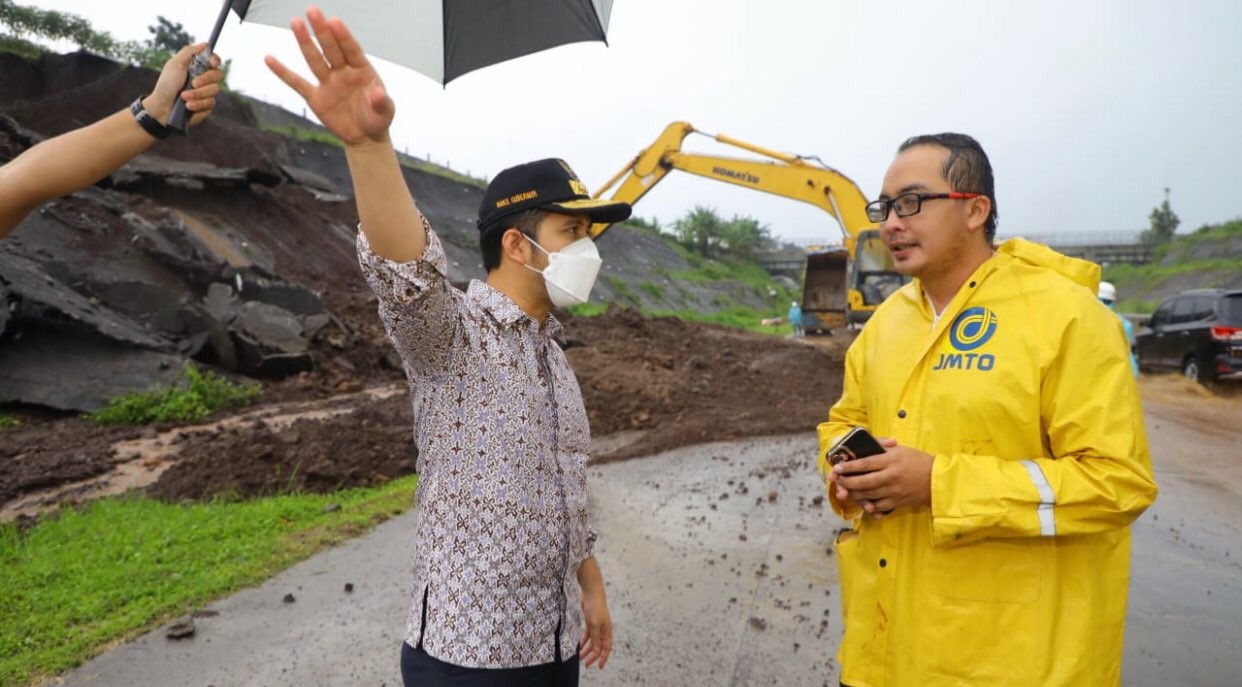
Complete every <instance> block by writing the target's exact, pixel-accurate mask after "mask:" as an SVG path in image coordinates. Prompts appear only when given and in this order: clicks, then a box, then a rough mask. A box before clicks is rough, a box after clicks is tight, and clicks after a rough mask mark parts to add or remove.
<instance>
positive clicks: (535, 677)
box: [401, 642, 578, 687]
mask: <svg viewBox="0 0 1242 687" xmlns="http://www.w3.org/2000/svg"><path fill="white" fill-rule="evenodd" d="M401 680H402V681H403V682H404V683H405V687H578V655H577V654H574V656H573V657H572V658H570V659H569V660H568V661H565V662H564V663H544V664H542V665H537V666H530V667H527V668H463V667H461V666H455V665H453V664H451V663H445V662H444V661H440V660H438V659H435V658H432V657H431V656H429V655H427V652H426V651H423V647H422V643H421V642H420V643H419V646H418V648H417V649H416V648H414V647H412V646H410V645H409V644H407V643H406V642H402V643H401Z"/></svg>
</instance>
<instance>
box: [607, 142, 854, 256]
mask: <svg viewBox="0 0 1242 687" xmlns="http://www.w3.org/2000/svg"><path fill="white" fill-rule="evenodd" d="M692 133H701V132H697V131H696V130H695V128H694V127H693V126H691V125H690V124H688V123H686V122H674V123H672V124H670V125H669V126H668V127H667V128H665V129H664V132H663V133H661V134H660V137H659V138H657V139H656V141H655V143H653V144H651V145H650V146H648V147H647V148H645V149H644V150H643V151H642V152H640V153H639V154H638V155H637V156H636V157H635V158H634V159H633V160H632V161H631V162H630V163H629V164H628V165H626V166H625V167H624V168H622V169H621V171H620V172H618V173H617V174H616V175H615V176H613V178H612V179H611V180H609V182H608V183H607V184H605V185H604V187H603V188H601V189H600V190H599V191H598V192H596V194H595V197H596V198H600V197H602V196H603V195H604V194H606V193H608V191H609V190H611V189H612V188H613V187H614V186H615V187H616V191H615V192H614V193H613V194H612V200H623V201H625V202H627V203H629V204H631V205H633V204H634V203H637V202H638V200H639V199H640V198H642V197H643V196H644V195H646V194H647V192H648V191H650V190H651V189H652V188H653V187H654V186H655V185H656V184H657V183H659V182H660V181H661V180H662V179H663V178H664V177H665V176H667V175H668V173H669V172H671V171H673V170H680V171H683V172H687V173H689V174H694V175H697V176H701V177H706V178H708V179H715V180H716V181H723V182H726V183H730V184H735V185H737V186H743V187H745V188H749V189H753V190H756V191H763V192H765V193H771V194H773V195H778V196H782V197H785V198H790V199H792V200H798V201H802V202H804V203H810V204H811V205H814V206H815V207H818V208H820V209H821V210H823V211H824V212H827V213H828V214H829V215H831V216H832V217H833V218H835V219H836V220H837V223H838V224H839V225H840V226H841V232H842V234H843V238H844V243H845V247H846V250H847V251H848V252H850V253H853V252H854V247H855V242H856V241H857V238H858V235H859V234H860V233H861V232H863V231H866V230H868V229H874V228H875V225H873V224H872V223H871V222H870V221H869V220H868V219H867V212H866V206H867V200H866V197H865V196H864V195H863V193H862V191H861V190H860V189H859V188H858V185H857V184H855V183H854V182H853V181H852V180H850V178H849V177H847V176H845V175H844V174H842V173H840V172H838V171H837V170H835V169H832V168H831V167H828V166H827V165H822V164H820V165H814V164H810V163H808V162H807V159H808V158H802V157H798V156H796V155H790V154H788V153H782V152H779V151H775V150H769V149H766V148H763V147H760V146H757V145H754V144H751V143H746V142H744V141H740V140H738V139H735V138H731V137H729V136H725V135H722V134H717V135H710V134H704V135H708V136H710V137H711V138H713V139H714V140H716V141H718V142H720V143H724V144H727V145H731V146H734V147H737V148H742V149H744V150H749V151H751V152H754V153H757V154H759V155H763V156H764V157H767V158H770V159H771V160H773V161H772V162H769V161H764V160H754V159H750V160H748V159H740V158H731V157H720V156H715V155H702V154H697V153H686V152H682V150H681V144H682V142H683V141H684V140H685V138H686V137H687V136H689V135H690V134H692ZM618 182H620V185H618ZM609 226H610V225H608V224H596V225H594V226H593V227H592V228H591V235H592V236H593V237H599V236H600V235H601V234H603V233H604V232H605V231H607V230H608V227H609Z"/></svg>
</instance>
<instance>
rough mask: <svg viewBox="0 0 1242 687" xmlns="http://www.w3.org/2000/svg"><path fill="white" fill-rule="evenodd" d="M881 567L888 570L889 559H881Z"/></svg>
mask: <svg viewBox="0 0 1242 687" xmlns="http://www.w3.org/2000/svg"><path fill="white" fill-rule="evenodd" d="M880 567H881V568H887V567H888V559H887V558H881V559H880Z"/></svg>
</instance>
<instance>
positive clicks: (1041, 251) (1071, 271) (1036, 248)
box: [996, 239, 1100, 293]
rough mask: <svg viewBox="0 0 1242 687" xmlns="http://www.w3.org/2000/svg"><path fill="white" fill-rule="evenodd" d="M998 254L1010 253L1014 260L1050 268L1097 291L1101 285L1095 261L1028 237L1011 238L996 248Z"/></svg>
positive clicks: (1092, 291) (1098, 268)
mask: <svg viewBox="0 0 1242 687" xmlns="http://www.w3.org/2000/svg"><path fill="white" fill-rule="evenodd" d="M996 253H997V255H1008V256H1010V257H1012V258H1013V259H1014V260H1017V261H1019V262H1023V263H1026V264H1028V265H1031V266H1033V267H1043V268H1045V269H1050V270H1052V271H1054V272H1056V273H1058V274H1060V275H1061V276H1063V277H1065V278H1067V279H1069V280H1071V281H1073V282H1075V283H1077V284H1081V285H1082V286H1085V287H1086V288H1088V289H1090V291H1091V293H1095V292H1096V291H1097V290H1098V289H1099V286H1100V266H1099V265H1097V264H1095V263H1094V262H1089V261H1087V260H1081V259H1079V258H1071V257H1069V256H1068V255H1061V254H1060V253H1058V252H1056V251H1055V250H1052V249H1051V248H1049V247H1048V246H1045V245H1043V244H1041V243H1031V242H1030V241H1027V240H1026V239H1009V240H1008V241H1006V242H1004V243H1002V244H1001V245H1000V246H999V247H997V249H996Z"/></svg>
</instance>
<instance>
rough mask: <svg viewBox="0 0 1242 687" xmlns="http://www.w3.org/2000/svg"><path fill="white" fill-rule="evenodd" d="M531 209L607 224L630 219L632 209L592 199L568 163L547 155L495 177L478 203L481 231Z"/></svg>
mask: <svg viewBox="0 0 1242 687" xmlns="http://www.w3.org/2000/svg"><path fill="white" fill-rule="evenodd" d="M532 209H538V210H548V211H551V212H562V213H565V214H579V215H586V216H587V217H589V218H590V220H591V221H592V222H602V223H606V224H612V223H614V222H620V221H622V220H625V219H628V218H629V216H630V212H631V208H630V204H629V203H625V202H622V201H619V200H603V199H601V198H592V197H591V194H590V193H589V192H588V191H587V187H586V185H584V184H583V183H582V181H580V180H579V179H578V175H577V174H574V170H572V169H570V168H569V164H568V163H566V162H565V161H564V160H561V159H558V158H548V159H546V160H536V161H534V162H527V163H526V164H524V165H518V166H516V167H510V168H508V169H506V170H504V171H502V172H501V173H499V174H497V175H496V177H495V178H494V179H492V183H490V184H488V185H487V190H486V191H484V192H483V202H482V203H480V204H479V222H478V226H479V231H486V230H487V229H490V228H491V227H492V226H494V225H496V223H498V222H499V221H500V220H502V219H504V218H505V217H508V216H510V215H514V214H517V213H519V212H522V211H523V210H532Z"/></svg>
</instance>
